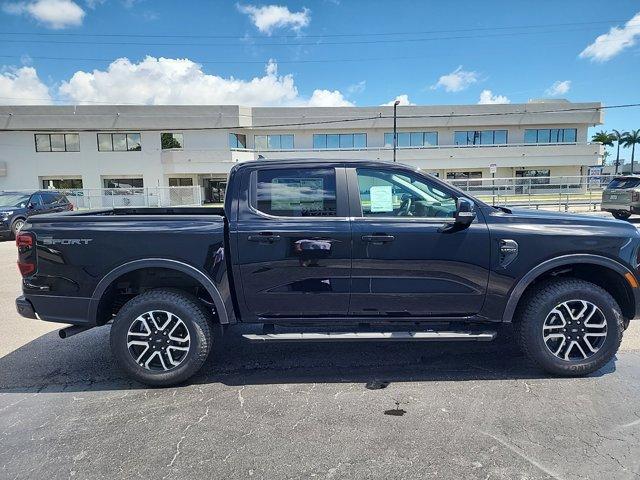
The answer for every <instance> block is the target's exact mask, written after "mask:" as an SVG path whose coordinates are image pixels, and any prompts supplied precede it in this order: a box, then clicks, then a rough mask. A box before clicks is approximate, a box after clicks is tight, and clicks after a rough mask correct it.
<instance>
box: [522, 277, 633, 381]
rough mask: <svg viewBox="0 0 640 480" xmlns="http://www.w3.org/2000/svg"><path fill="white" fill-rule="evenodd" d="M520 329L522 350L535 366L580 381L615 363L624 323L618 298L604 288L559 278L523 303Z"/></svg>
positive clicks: (535, 292) (536, 290) (536, 289)
mask: <svg viewBox="0 0 640 480" xmlns="http://www.w3.org/2000/svg"><path fill="white" fill-rule="evenodd" d="M515 327H516V330H517V338H518V342H519V343H520V347H521V348H522V350H523V351H524V353H525V354H526V355H527V356H528V357H529V358H530V359H531V360H532V361H533V362H534V363H536V364H537V365H538V366H540V367H542V368H543V369H544V370H546V371H548V372H550V373H553V374H556V375H564V376H580V375H587V374H589V373H591V372H594V371H596V370H598V369H600V368H602V367H603V366H604V365H606V364H607V363H608V362H609V361H610V360H611V359H612V358H613V356H614V355H615V354H616V352H617V351H618V347H619V346H620V342H621V341H622V333H623V331H624V318H623V317H622V314H621V313H620V307H619V306H618V304H617V303H616V301H615V300H614V299H613V297H612V296H611V295H610V294H609V293H608V292H606V291H605V290H603V289H602V288H600V287H599V286H597V285H594V284H593V283H590V282H586V281H584V280H579V279H573V278H558V279H554V280H550V281H546V282H544V283H542V284H541V285H540V286H538V287H537V288H535V289H534V290H533V291H531V292H530V293H529V294H528V295H527V296H526V297H525V298H524V299H523V305H522V308H519V313H518V316H517V318H516V325H515Z"/></svg>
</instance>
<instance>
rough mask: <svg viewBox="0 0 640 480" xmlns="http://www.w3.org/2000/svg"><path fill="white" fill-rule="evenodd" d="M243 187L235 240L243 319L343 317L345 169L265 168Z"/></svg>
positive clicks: (347, 240)
mask: <svg viewBox="0 0 640 480" xmlns="http://www.w3.org/2000/svg"><path fill="white" fill-rule="evenodd" d="M244 182H246V188H248V191H249V192H250V195H249V198H247V199H242V200H241V202H243V204H242V206H241V210H240V213H239V215H238V222H237V229H236V233H235V237H236V238H237V247H236V248H237V250H236V251H237V255H238V264H239V269H240V274H241V279H242V289H243V294H244V301H245V306H246V309H247V311H248V313H249V316H250V317H252V318H254V319H255V318H262V319H269V318H274V319H275V318H283V317H289V318H294V319H305V318H306V319H310V318H314V317H315V318H318V317H337V316H346V315H347V312H348V308H349V282H350V278H349V277H350V269H351V231H350V222H349V218H348V214H347V212H348V205H347V200H346V198H344V199H343V197H346V192H345V191H346V188H345V185H346V180H345V171H344V169H343V168H333V167H322V168H311V167H308V168H305V167H303V166H302V167H300V166H292V167H291V168H283V167H282V166H280V167H279V168H268V167H264V168H260V169H257V170H254V171H252V172H251V173H250V175H247V178H246V179H245V180H244ZM244 188H245V187H244V186H243V189H244ZM245 201H246V202H247V203H246V204H244V202H245Z"/></svg>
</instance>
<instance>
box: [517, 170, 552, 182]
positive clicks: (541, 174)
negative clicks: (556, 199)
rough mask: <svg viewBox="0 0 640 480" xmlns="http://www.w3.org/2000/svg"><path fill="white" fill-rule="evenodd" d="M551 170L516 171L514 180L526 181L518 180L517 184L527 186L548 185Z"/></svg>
mask: <svg viewBox="0 0 640 480" xmlns="http://www.w3.org/2000/svg"><path fill="white" fill-rule="evenodd" d="M550 176H551V170H548V169H547V170H516V178H523V179H526V180H519V181H518V183H522V184H527V185H548V184H549V182H550V178H549V177H550Z"/></svg>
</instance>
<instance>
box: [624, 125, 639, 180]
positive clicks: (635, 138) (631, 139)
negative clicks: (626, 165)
mask: <svg viewBox="0 0 640 480" xmlns="http://www.w3.org/2000/svg"><path fill="white" fill-rule="evenodd" d="M636 144H640V129H638V130H631V131H630V132H625V133H624V135H623V137H622V146H623V147H624V148H629V147H631V174H633V173H634V169H633V166H634V163H633V162H634V157H635V153H636Z"/></svg>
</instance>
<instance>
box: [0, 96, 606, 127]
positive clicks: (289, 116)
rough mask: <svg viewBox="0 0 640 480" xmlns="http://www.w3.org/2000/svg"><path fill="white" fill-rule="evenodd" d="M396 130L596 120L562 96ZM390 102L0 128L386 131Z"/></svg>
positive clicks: (116, 108)
mask: <svg viewBox="0 0 640 480" xmlns="http://www.w3.org/2000/svg"><path fill="white" fill-rule="evenodd" d="M397 116H398V127H399V128H412V127H470V126H510V125H563V124H574V125H575V124H585V125H599V124H601V123H603V111H602V103H601V102H583V103H571V102H567V101H564V100H558V101H555V102H553V101H545V102H529V103H511V104H498V105H411V106H399V107H398V110H397ZM391 125H393V107H391V106H374V107H245V106H240V105H77V106H74V105H29V106H20V105H18V106H13V105H5V106H0V131H3V130H4V131H15V130H29V131H30V130H76V131H77V130H80V131H82V130H90V131H94V130H100V131H108V130H127V129H144V130H181V129H194V130H195V129H203V130H209V129H233V128H239V129H244V128H246V129H256V130H260V129H275V130H330V129H340V130H344V129H345V128H349V129H351V130H353V129H358V128H359V129H362V128H366V129H370V128H388V127H389V126H391Z"/></svg>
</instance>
